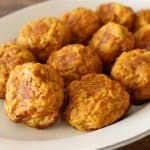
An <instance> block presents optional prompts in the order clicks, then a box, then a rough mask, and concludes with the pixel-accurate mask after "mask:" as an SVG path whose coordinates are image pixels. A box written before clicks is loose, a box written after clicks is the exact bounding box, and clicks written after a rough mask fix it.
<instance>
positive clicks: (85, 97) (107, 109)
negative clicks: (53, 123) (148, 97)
mask: <svg viewBox="0 0 150 150" xmlns="http://www.w3.org/2000/svg"><path fill="white" fill-rule="evenodd" d="M67 90H68V97H69V104H68V105H67V107H66V110H65V112H64V118H65V120H66V121H67V122H68V123H69V124H70V125H71V126H73V127H75V128H77V129H79V130H94V129H99V128H102V127H105V126H107V125H109V124H112V123H113V122H115V121H117V120H118V119H120V118H121V117H123V116H124V115H125V114H126V112H127V111H128V109H129V106H130V102H129V94H128V93H127V92H126V91H125V89H124V88H123V87H122V86H121V84H120V83H119V82H117V81H115V80H111V79H110V78H109V77H108V76H106V75H103V74H95V73H92V74H88V75H85V76H83V77H82V78H81V80H80V81H72V82H71V83H70V85H69V86H68V88H67Z"/></svg>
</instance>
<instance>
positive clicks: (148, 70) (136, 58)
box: [111, 49, 150, 101]
mask: <svg viewBox="0 0 150 150" xmlns="http://www.w3.org/2000/svg"><path fill="white" fill-rule="evenodd" d="M111 75H112V77H113V78H114V79H116V80H118V81H120V82H121V83H122V84H123V85H124V86H125V87H126V88H127V89H128V90H129V91H130V93H131V96H132V97H133V99H134V100H135V101H145V100H150V51H148V50H144V49H143V50H141V49H136V50H132V51H130V52H124V53H122V54H121V55H120V57H118V59H117V61H116V62H115V64H114V66H113V68H112V71H111Z"/></svg>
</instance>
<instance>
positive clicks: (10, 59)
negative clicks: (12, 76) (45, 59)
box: [0, 43, 35, 98]
mask: <svg viewBox="0 0 150 150" xmlns="http://www.w3.org/2000/svg"><path fill="white" fill-rule="evenodd" d="M30 61H31V62H34V61H35V58H34V56H33V55H32V53H31V52H30V51H28V50H27V49H25V48H22V47H20V46H18V45H17V44H15V43H5V44H0V98H5V92H6V82H7V79H8V76H9V73H10V72H11V70H13V69H14V68H15V66H17V65H19V64H23V63H26V62H30Z"/></svg>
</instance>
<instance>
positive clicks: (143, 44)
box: [135, 24, 150, 49]
mask: <svg viewBox="0 0 150 150" xmlns="http://www.w3.org/2000/svg"><path fill="white" fill-rule="evenodd" d="M135 46H136V48H144V49H150V24H147V25H144V26H143V27H141V28H140V29H139V30H138V31H137V32H135Z"/></svg>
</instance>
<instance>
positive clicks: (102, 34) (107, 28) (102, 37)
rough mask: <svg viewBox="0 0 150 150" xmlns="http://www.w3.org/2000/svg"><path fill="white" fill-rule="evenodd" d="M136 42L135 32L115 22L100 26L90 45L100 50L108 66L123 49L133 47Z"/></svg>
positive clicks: (126, 49) (99, 52)
mask: <svg viewBox="0 0 150 150" xmlns="http://www.w3.org/2000/svg"><path fill="white" fill-rule="evenodd" d="M134 44H135V40H134V36H133V34H132V33H131V32H129V31H128V30H127V28H125V27H124V26H122V25H119V24H116V23H113V22H110V23H107V24H106V25H104V26H103V27H102V28H100V29H99V30H98V31H97V32H96V33H95V34H94V36H93V37H92V39H91V41H90V46H91V47H92V48H93V49H95V50H96V51H97V52H98V54H99V55H100V57H101V58H102V61H103V63H104V65H106V67H107V66H111V65H112V63H113V62H114V60H115V59H116V57H117V56H119V55H120V54H121V53H122V52H123V51H128V50H131V49H133V48H134ZM108 68H109V67H108Z"/></svg>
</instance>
